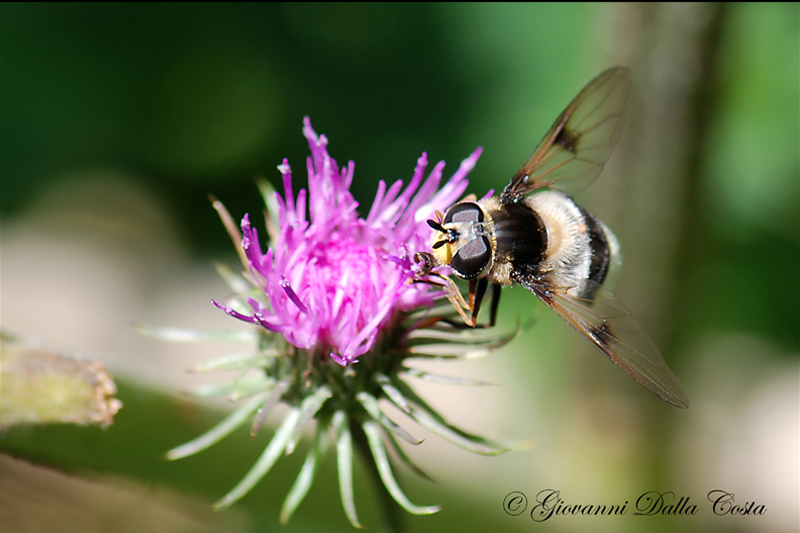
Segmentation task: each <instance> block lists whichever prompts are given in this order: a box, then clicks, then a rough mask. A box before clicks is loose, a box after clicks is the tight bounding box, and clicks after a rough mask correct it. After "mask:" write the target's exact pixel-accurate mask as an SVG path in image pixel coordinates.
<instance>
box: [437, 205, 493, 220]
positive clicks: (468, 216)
mask: <svg viewBox="0 0 800 533" xmlns="http://www.w3.org/2000/svg"><path fill="white" fill-rule="evenodd" d="M454 222H456V223H458V222H483V210H482V209H481V208H480V207H479V206H478V204H476V203H474V202H461V203H460V204H456V205H454V206H453V207H451V208H450V210H449V211H447V214H446V215H445V216H444V220H443V221H442V224H452V223H454Z"/></svg>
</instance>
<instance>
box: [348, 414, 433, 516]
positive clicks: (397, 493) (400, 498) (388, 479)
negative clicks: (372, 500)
mask: <svg viewBox="0 0 800 533" xmlns="http://www.w3.org/2000/svg"><path fill="white" fill-rule="evenodd" d="M361 427H362V428H363V429H364V434H365V435H366V436H367V442H368V443H369V449H370V451H371V452H372V457H373V458H374V459H375V466H376V467H377V468H378V475H380V477H381V481H383V484H384V486H385V487H386V490H388V491H389V494H391V495H392V498H394V501H396V502H397V503H398V504H399V505H400V507H402V508H403V509H405V510H406V511H408V512H409V513H411V514H416V515H423V514H433V513H438V512H439V510H440V507H439V506H438V505H431V506H427V507H422V506H419V505H414V504H413V503H411V501H410V500H409V499H408V498H407V497H406V495H405V494H403V491H402V490H401V489H400V485H398V484H397V480H396V479H395V478H394V474H392V467H391V465H390V464H389V458H388V456H387V455H386V448H384V446H383V440H381V433H380V428H379V426H378V424H377V423H375V422H364V423H363V424H361Z"/></svg>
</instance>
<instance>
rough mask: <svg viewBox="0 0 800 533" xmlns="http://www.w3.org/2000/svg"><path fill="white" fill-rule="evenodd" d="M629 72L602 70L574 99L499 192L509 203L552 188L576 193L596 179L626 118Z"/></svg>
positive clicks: (618, 68)
mask: <svg viewBox="0 0 800 533" xmlns="http://www.w3.org/2000/svg"><path fill="white" fill-rule="evenodd" d="M630 89H631V72H630V69H627V68H624V67H615V68H612V69H609V70H606V71H605V72H603V73H602V74H600V75H599V76H597V77H596V78H595V79H593V80H592V81H591V82H589V84H588V85H587V86H586V87H585V88H584V89H583V90H582V91H581V92H580V93H579V94H578V96H576V97H575V99H574V100H573V101H572V103H571V104H569V106H567V108H566V109H565V110H564V112H563V113H561V115H560V116H559V117H558V118H557V119H556V121H555V123H553V125H552V126H551V127H550V130H549V131H548V132H547V134H546V135H545V136H544V138H543V139H542V140H541V142H540V143H539V145H538V146H537V147H536V149H535V150H534V151H533V153H532V154H531V155H530V156H529V157H528V159H527V160H526V161H525V163H524V164H523V165H522V167H521V168H520V169H519V170H518V171H517V173H516V174H515V175H514V177H513V178H512V179H511V181H510V182H509V184H508V185H507V186H506V188H505V189H504V190H503V194H502V195H501V196H500V201H501V202H503V203H512V202H516V201H518V200H519V199H520V198H522V197H523V196H525V195H526V194H529V193H531V192H533V191H535V190H537V189H542V188H545V187H550V186H553V185H556V186H557V187H559V188H562V189H580V188H582V187H584V186H586V185H588V184H589V183H591V181H592V180H594V178H596V177H597V175H598V174H600V171H601V170H603V166H605V164H606V161H608V158H609V157H610V156H611V152H613V151H614V146H615V145H616V144H617V140H618V139H619V135H620V132H621V131H622V124H623V122H624V118H625V110H626V108H627V104H628V99H629V95H630Z"/></svg>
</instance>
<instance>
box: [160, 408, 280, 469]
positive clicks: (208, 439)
mask: <svg viewBox="0 0 800 533" xmlns="http://www.w3.org/2000/svg"><path fill="white" fill-rule="evenodd" d="M266 396H267V395H266V394H259V395H256V396H253V397H252V398H250V399H249V400H248V401H247V402H245V403H244V404H242V405H241V406H239V407H238V408H237V409H236V410H235V411H233V412H232V413H231V414H230V415H228V416H227V417H226V418H225V419H224V420H223V421H222V422H220V423H219V424H217V425H216V426H214V427H213V428H211V430H209V431H207V432H205V433H203V434H202V435H200V436H199V437H197V438H196V439H194V440H192V441H189V442H187V443H186V444H182V445H180V446H178V447H177V448H173V449H171V450H170V451H168V452H167V459H169V460H170V461H174V460H175V459H181V458H183V457H188V456H190V455H194V454H196V453H197V452H199V451H202V450H205V449H206V448H208V447H209V446H211V445H212V444H216V443H217V442H219V441H220V440H222V439H223V438H225V437H226V436H228V435H230V434H231V433H232V432H233V431H234V430H236V428H238V427H239V426H241V425H242V424H244V423H245V421H246V420H247V419H248V418H249V417H250V416H252V414H253V412H254V411H255V410H256V409H258V406H259V405H261V402H263V401H264V398H266Z"/></svg>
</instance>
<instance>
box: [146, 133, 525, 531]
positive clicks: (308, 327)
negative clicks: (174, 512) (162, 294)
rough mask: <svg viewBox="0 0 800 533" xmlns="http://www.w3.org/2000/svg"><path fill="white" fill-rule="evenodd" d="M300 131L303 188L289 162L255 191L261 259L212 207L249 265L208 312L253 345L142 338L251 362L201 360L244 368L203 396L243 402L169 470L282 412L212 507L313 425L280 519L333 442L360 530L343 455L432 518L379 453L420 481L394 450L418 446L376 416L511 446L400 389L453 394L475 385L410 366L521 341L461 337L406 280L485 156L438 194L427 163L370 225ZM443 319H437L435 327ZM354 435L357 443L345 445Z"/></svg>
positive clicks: (383, 190) (256, 477)
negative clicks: (224, 349)
mask: <svg viewBox="0 0 800 533" xmlns="http://www.w3.org/2000/svg"><path fill="white" fill-rule="evenodd" d="M303 132H304V134H305V136H306V138H307V139H308V142H309V146H310V147H311V157H309V158H308V164H307V168H308V190H307V191H306V190H300V191H299V192H298V193H297V195H296V196H295V194H294V192H293V188H292V174H291V170H290V168H289V164H288V162H287V161H286V160H284V161H283V164H281V165H280V166H279V167H278V169H279V170H280V172H281V175H282V178H283V189H284V192H283V195H280V194H277V193H276V192H275V191H274V190H273V189H272V188H271V187H270V186H269V185H268V184H266V183H262V184H261V189H262V195H263V196H264V201H265V203H266V205H267V217H266V226H267V233H268V236H269V239H270V243H269V248H268V249H267V251H266V253H265V252H264V251H263V248H262V246H261V242H260V240H259V235H258V231H257V230H256V229H255V228H254V227H253V226H252V225H251V221H250V217H249V216H245V217H244V219H243V220H242V223H241V233H240V230H239V228H238V227H237V225H236V223H235V222H234V220H233V218H232V217H231V216H230V214H229V213H228V211H227V210H226V209H225V207H224V206H223V205H222V204H221V203H220V202H218V201H216V200H214V202H213V203H214V207H215V208H216V209H217V211H218V213H219V214H220V217H221V219H222V221H223V224H224V225H225V227H226V228H227V230H228V232H229V234H230V235H231V237H232V238H233V240H234V242H235V244H236V245H237V247H239V246H240V245H241V247H240V248H238V251H239V257H240V259H241V261H242V264H243V266H244V273H243V274H241V275H239V274H236V273H234V272H233V271H231V270H230V269H228V268H226V267H223V266H220V267H219V271H220V274H221V275H222V276H223V278H224V279H225V280H226V281H227V282H228V285H229V286H230V287H231V289H232V290H233V292H234V296H233V297H232V298H231V299H230V300H229V301H228V302H227V303H226V304H219V303H217V302H214V305H216V306H217V307H219V308H220V309H223V310H224V311H225V312H226V313H227V314H229V315H231V316H233V317H235V318H237V319H239V320H242V321H245V322H248V323H250V324H253V325H254V326H255V327H254V328H253V331H252V334H250V335H247V334H244V335H243V334H242V333H241V332H236V333H231V334H229V335H226V334H224V333H223V334H220V333H213V332H193V331H186V330H177V329H174V328H161V329H157V328H146V332H147V333H150V334H153V335H156V336H159V337H161V338H165V339H168V340H178V341H187V340H196V341H204V340H221V339H226V338H228V340H240V341H241V340H244V341H246V342H250V343H252V344H253V345H255V346H256V350H255V351H254V352H252V353H245V354H237V355H232V356H228V357H223V358H221V359H218V360H215V361H210V362H208V363H205V364H203V365H201V366H200V367H198V368H197V369H196V370H197V371H201V372H205V371H211V370H219V369H225V370H239V371H240V374H239V376H238V377H237V379H236V380H235V381H234V382H232V383H230V384H228V385H224V386H220V387H215V388H213V389H211V390H210V391H209V390H208V389H206V390H204V392H203V394H204V395H206V396H208V395H213V394H216V395H228V396H229V397H230V398H231V400H233V401H237V402H241V404H240V405H239V406H238V407H237V408H236V409H235V410H234V411H233V412H232V413H231V414H230V415H228V417H227V418H226V419H225V420H223V421H222V422H220V423H219V424H218V425H217V426H215V427H214V428H212V429H211V430H210V431H208V432H207V433H205V434H204V435H202V436H200V437H198V438H197V439H195V440H193V441H191V442H188V443H186V444H184V445H182V446H179V447H177V448H175V449H173V450H171V451H170V452H169V453H168V454H167V456H168V458H170V459H178V458H181V457H186V456H188V455H192V454H194V453H197V452H199V451H201V450H203V449H205V448H207V447H209V446H211V445H212V444H214V443H216V442H217V441H219V440H220V439H222V438H223V437H225V436H226V435H228V434H230V433H231V432H233V431H234V430H235V429H236V428H238V427H240V426H241V425H243V424H244V423H245V422H246V421H247V420H248V419H252V420H253V422H252V426H251V435H253V434H255V433H256V432H257V431H258V430H259V429H260V427H261V426H262V424H263V423H264V421H265V419H266V417H267V415H268V413H269V412H270V410H271V409H272V407H274V406H275V405H277V404H278V403H279V402H280V403H284V404H287V405H288V406H289V414H288V415H286V416H285V417H284V419H283V421H282V422H281V423H280V426H279V427H278V428H277V429H276V431H275V434H274V436H273V437H272V439H271V441H270V443H269V445H268V446H267V447H266V448H265V450H264V452H263V453H262V455H261V457H260V458H259V459H258V461H257V462H256V464H255V465H254V466H253V467H252V468H251V469H250V471H249V472H248V473H247V474H246V475H245V477H244V478H243V479H242V480H241V481H240V482H239V484H238V485H236V487H234V488H233V489H232V490H231V491H230V492H229V493H228V494H227V495H225V497H223V498H222V499H221V500H220V501H219V502H217V504H216V505H215V507H217V508H224V507H227V506H229V505H231V504H233V503H234V502H235V501H237V500H238V499H240V498H241V497H242V496H244V495H245V494H246V493H247V492H248V491H249V490H250V489H252V488H253V487H254V486H255V485H256V484H257V483H258V482H259V481H260V480H261V479H262V478H263V477H264V476H265V475H266V474H267V473H268V472H269V470H270V469H271V468H272V466H273V465H274V464H275V462H276V461H277V460H278V458H279V457H280V456H281V455H283V454H288V453H292V452H293V451H294V449H295V447H296V444H297V442H298V440H299V439H300V436H301V433H302V431H303V429H304V428H305V427H306V426H307V425H308V424H309V423H310V422H311V421H312V420H314V421H315V422H316V430H315V432H314V435H315V436H314V440H313V443H312V445H311V447H310V449H309V451H308V456H307V457H306V461H305V463H304V464H303V467H302V468H301V471H300V473H299V475H298V477H297V480H296V482H295V484H294V486H293V487H292V489H291V490H290V492H289V495H288V496H287V498H286V501H285V502H284V506H283V510H282V512H281V521H283V522H286V521H287V520H288V519H289V517H290V516H291V515H292V513H293V512H294V511H295V510H296V509H297V507H298V506H299V505H300V502H301V501H302V500H303V498H304V497H305V495H306V493H307V492H308V489H309V487H310V485H311V482H312V480H313V477H314V474H315V472H316V467H317V465H318V464H319V462H320V460H321V459H320V457H321V456H322V455H323V454H324V452H325V450H326V449H327V443H328V442H329V441H330V440H331V439H332V440H333V441H335V450H336V455H337V466H338V473H339V487H340V493H341V498H342V505H343V507H344V510H345V513H346V515H347V517H348V519H349V520H350V522H351V523H352V524H353V525H354V526H356V527H360V526H359V522H358V518H357V516H356V512H355V503H354V494H353V484H352V453H353V452H352V448H353V444H354V443H355V444H356V445H357V446H359V447H360V451H361V452H363V453H364V454H365V455H367V456H370V455H371V457H372V459H373V460H374V463H375V469H376V471H377V473H378V476H379V477H380V479H381V481H382V483H383V486H384V487H385V490H386V491H387V492H388V493H389V494H390V495H391V497H392V498H393V499H394V501H395V502H397V504H399V505H400V506H401V507H403V508H404V509H405V510H407V511H408V512H410V513H413V514H430V513H434V512H436V511H438V510H439V508H438V507H436V506H427V507H426V506H417V505H414V504H413V503H411V502H410V501H409V500H408V498H407V497H406V496H405V494H403V492H402V491H401V489H400V487H399V485H398V484H397V482H396V480H395V478H394V475H393V473H392V468H391V464H390V462H389V459H388V454H387V449H386V448H387V445H388V447H390V448H392V449H393V450H394V452H395V455H396V456H397V457H398V458H399V460H400V461H402V462H404V463H405V464H406V465H408V466H409V467H410V468H411V469H412V470H414V471H416V472H418V473H419V469H418V468H417V467H416V466H414V464H413V463H411V461H410V460H409V459H408V457H407V456H406V454H405V452H404V451H403V450H402V448H400V446H399V444H398V442H397V439H398V438H399V439H401V440H404V441H406V442H407V443H410V444H414V445H416V444H419V443H420V442H421V441H420V440H419V439H416V438H414V437H413V436H412V435H410V434H409V433H408V431H406V430H405V429H403V428H402V427H400V426H398V425H397V424H396V423H395V422H394V421H392V420H391V419H390V418H389V416H388V415H387V414H386V413H384V411H383V408H382V407H381V405H380V404H379V400H386V401H388V402H389V403H392V404H393V405H395V406H396V407H397V408H399V409H400V410H401V411H402V412H403V413H404V414H405V415H407V416H409V417H410V418H412V419H413V420H414V421H416V422H417V423H418V424H419V425H421V426H423V427H425V428H427V429H428V430H430V431H431V432H433V433H434V434H436V435H438V436H441V437H442V438H445V439H447V440H449V441H451V442H453V443H455V444H456V445H458V446H461V447H462V448H465V449H468V450H471V451H474V452H476V453H482V454H488V455H493V454H497V453H501V452H503V451H505V450H506V449H507V446H506V445H502V444H499V443H496V442H492V441H488V440H486V439H483V438H481V437H478V436H475V435H471V434H468V433H465V432H463V431H461V430H460V429H458V428H456V427H454V426H451V425H450V424H448V423H447V422H446V421H445V419H444V417H443V416H442V415H440V414H439V413H437V412H436V411H434V410H433V409H432V408H431V407H430V406H428V405H427V403H426V402H425V401H424V400H423V399H421V398H420V397H419V396H417V395H416V394H415V393H414V391H413V390H412V389H411V387H410V386H409V384H408V383H407V380H408V378H409V377H411V378H422V379H427V380H433V381H438V382H440V383H447V384H457V385H483V384H484V383H483V382H478V381H471V380H465V379H459V378H451V377H447V376H440V375H434V374H431V373H429V372H426V371H422V370H418V369H415V368H412V367H411V366H408V365H407V362H408V361H409V360H411V359H414V358H418V359H419V358H428V359H465V358H471V357H477V356H480V355H484V354H486V353H489V352H490V351H492V350H493V349H495V348H497V347H499V346H502V345H503V344H505V343H507V342H508V341H510V340H511V339H512V338H513V337H514V336H515V335H516V333H517V331H516V330H513V331H511V332H507V333H504V334H498V333H496V332H494V331H490V330H487V329H470V328H467V329H463V328H459V327H456V326H454V325H451V324H455V323H457V322H458V321H457V320H455V321H453V320H452V319H453V317H455V316H456V312H455V310H454V309H453V308H452V306H450V304H449V303H448V302H447V301H443V302H439V303H437V300H438V299H439V298H441V296H443V294H442V291H440V290H437V288H436V287H434V286H431V285H429V284H426V283H413V281H414V279H415V273H416V272H418V267H417V265H415V263H414V261H413V254H414V253H415V252H417V251H420V250H427V249H428V247H429V239H430V232H431V230H430V228H429V227H428V225H427V223H426V220H428V219H429V218H432V217H433V216H434V214H435V212H436V211H437V210H440V211H443V210H445V209H446V208H447V207H449V206H450V205H452V204H453V203H455V202H456V201H457V200H458V199H459V198H460V197H461V195H462V194H463V192H464V190H465V189H466V187H467V174H468V173H469V171H470V170H472V168H473V167H474V166H475V162H476V161H477V159H478V157H479V156H480V153H481V149H480V148H478V149H477V150H475V151H474V152H473V153H472V154H471V155H470V156H469V157H468V158H467V159H465V160H464V161H463V162H462V163H461V166H460V167H459V168H458V170H457V171H456V172H455V174H454V175H453V176H452V177H451V178H450V179H449V180H447V182H446V183H445V184H444V186H442V187H440V184H441V181H442V171H443V170H444V163H443V162H441V163H439V164H437V165H436V166H434V168H433V170H432V171H431V172H430V174H429V175H428V176H427V178H426V177H425V171H426V169H427V165H428V161H427V156H426V155H425V154H423V155H422V156H421V157H420V158H419V159H418V161H417V166H416V169H415V170H414V174H413V176H412V178H411V181H410V182H409V184H408V185H407V186H406V187H405V188H404V187H403V183H402V182H401V181H396V182H395V183H393V184H392V185H391V186H388V187H387V184H386V182H384V181H383V180H381V181H380V182H379V183H378V191H377V193H376V195H375V199H374V201H373V203H372V206H371V208H370V209H369V212H368V214H367V216H366V218H360V217H359V216H358V211H357V208H358V203H357V202H356V201H355V200H354V199H353V196H352V195H351V194H350V190H349V189H350V185H351V183H352V180H353V170H354V165H353V163H352V162H350V163H349V164H348V165H347V167H345V168H343V169H340V168H339V167H338V166H337V164H336V162H335V161H334V160H333V159H332V158H331V157H330V156H329V155H328V149H327V144H328V142H327V139H326V138H325V136H324V135H320V136H317V134H316V133H315V132H314V130H312V129H311V123H310V121H309V120H308V118H306V119H305V127H304V128H303ZM443 318H444V319H445V320H441V319H443ZM354 433H355V438H354V437H353V434H354Z"/></svg>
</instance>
